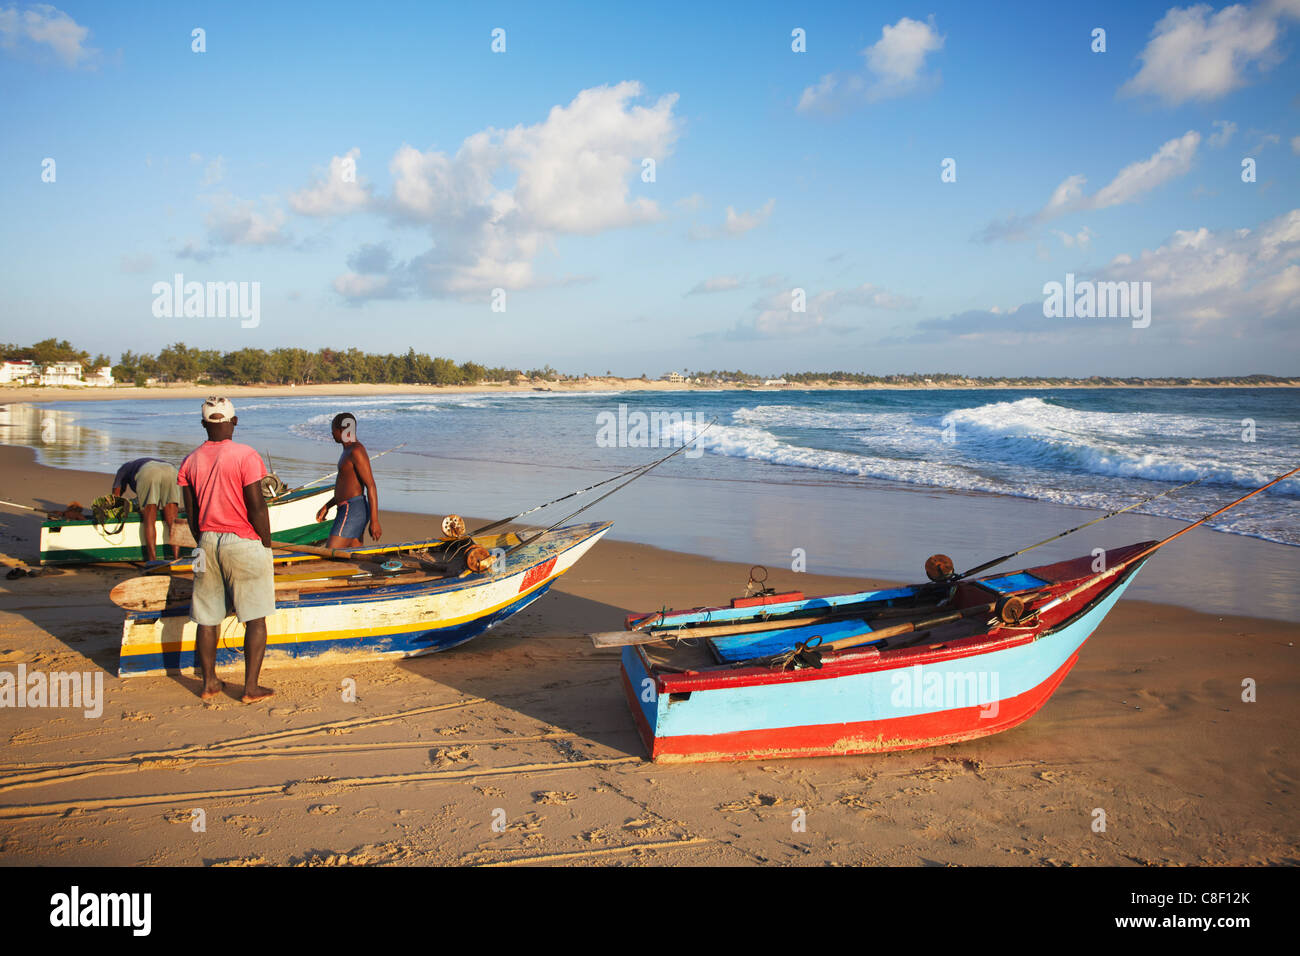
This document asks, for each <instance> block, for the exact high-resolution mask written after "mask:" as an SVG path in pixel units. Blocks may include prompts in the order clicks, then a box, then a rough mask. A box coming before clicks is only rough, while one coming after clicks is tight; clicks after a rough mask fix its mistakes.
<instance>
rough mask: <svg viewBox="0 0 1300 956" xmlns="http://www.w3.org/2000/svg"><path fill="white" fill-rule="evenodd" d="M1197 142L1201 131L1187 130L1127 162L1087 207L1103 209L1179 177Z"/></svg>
mask: <svg viewBox="0 0 1300 956" xmlns="http://www.w3.org/2000/svg"><path fill="white" fill-rule="evenodd" d="M1200 143H1201V134H1200V133H1198V132H1196V130H1189V131H1188V132H1186V133H1184V134H1183V135H1182V136H1181V137H1179V138H1178V139H1171V140H1170V141H1169V142H1167V143H1165V144H1164V145H1163V146H1161V147H1160V148H1159V149H1158V150H1156V151H1155V153H1153V154H1152V155H1151V156H1149V157H1148V158H1146V159H1142V160H1139V161H1138V162H1136V163H1130V164H1129V165H1127V166H1125V167H1124V168H1123V169H1121V170H1120V171H1119V174H1118V175H1117V176H1116V177H1115V178H1114V179H1112V180H1111V181H1110V182H1109V183H1108V184H1107V185H1105V186H1103V187H1102V188H1101V189H1099V190H1098V191H1097V194H1096V195H1095V196H1093V197H1092V200H1091V201H1090V202H1089V203H1088V206H1089V208H1091V209H1106V208H1108V207H1110V206H1118V205H1120V204H1121V203H1126V202H1132V201H1133V200H1134V199H1136V198H1137V197H1138V196H1140V195H1142V194H1143V193H1145V192H1150V191H1151V190H1152V189H1155V188H1156V187H1157V186H1159V185H1161V184H1162V183H1166V182H1168V181H1169V180H1171V179H1174V178H1175V177H1178V176H1182V175H1183V174H1184V173H1186V172H1187V171H1188V170H1189V169H1191V168H1192V159H1193V158H1194V157H1195V156H1196V148H1197V147H1198V146H1199V145H1200Z"/></svg>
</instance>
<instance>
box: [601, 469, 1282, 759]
mask: <svg viewBox="0 0 1300 956" xmlns="http://www.w3.org/2000/svg"><path fill="white" fill-rule="evenodd" d="M1296 471H1300V469H1296V470H1295V471H1292V472H1288V474H1287V475H1283V476H1282V477H1281V478H1278V479H1275V480H1274V481H1272V482H1270V483H1269V484H1268V485H1265V486H1263V488H1259V489H1256V490H1255V491H1252V492H1251V493H1250V494H1248V495H1246V496H1244V497H1242V498H1240V499H1238V500H1237V501H1235V502H1233V503H1232V504H1229V505H1227V506H1225V507H1223V508H1221V509H1219V510H1218V511H1216V512H1214V513H1213V514H1210V515H1207V516H1206V517H1204V518H1202V519H1200V520H1199V521H1197V522H1194V523H1193V524H1191V525H1188V526H1186V527H1184V528H1182V529H1180V530H1178V531H1176V532H1175V533H1174V534H1172V535H1170V536H1169V537H1167V538H1165V539H1163V540H1160V541H1144V542H1139V543H1136V544H1130V545H1128V546H1126V547H1121V548H1116V549H1111V550H1108V551H1105V552H1104V553H1101V554H1096V553H1094V554H1089V555H1086V556H1083V557H1078V558H1074V559H1072V560H1066V561H1059V562H1056V563H1053V564H1044V565H1039V566H1035V567H1028V568H1024V569H1022V570H1019V571H1015V572H1012V573H1010V574H1006V573H1001V574H991V575H985V576H983V577H976V576H974V575H975V574H977V573H978V572H981V571H985V570H987V569H988V568H989V567H991V566H994V565H997V564H1000V563H1002V562H1003V561H1006V560H1008V559H1009V558H1011V557H1014V556H1015V555H1018V554H1023V553H1024V552H1025V551H1028V550H1031V549H1033V548H1036V547H1039V546H1041V545H1043V544H1046V543H1047V542H1048V541H1054V540H1056V539H1057V538H1060V537H1063V536H1064V535H1065V534H1070V533H1072V532H1074V531H1077V530H1079V529H1080V528H1083V527H1087V526H1088V525H1091V524H1095V523H1097V522H1098V521H1102V520H1105V519H1106V518H1108V517H1111V516H1113V515H1115V514H1119V513H1121V512H1122V511H1127V510H1131V508H1134V507H1137V506H1138V504H1143V503H1145V502H1138V503H1137V504H1134V505H1131V506H1129V507H1128V508H1124V509H1120V510H1119V511H1115V512H1111V513H1110V514H1109V515H1104V516H1102V517H1101V518H1097V519H1094V520H1093V521H1089V522H1087V523H1086V524H1084V525H1080V526H1079V527H1078V528H1072V529H1070V530H1069V531H1066V532H1063V533H1061V534H1058V535H1054V536H1052V537H1051V538H1048V539H1046V540H1045V541H1040V542H1038V543H1037V544H1034V545H1030V546H1029V547H1028V548H1022V549H1021V550H1020V551H1017V552H1013V553H1012V554H1011V555H1003V556H1002V557H1000V558H995V559H994V560H992V561H988V562H985V563H984V564H982V565H980V566H979V567H977V568H973V569H971V571H967V572H965V573H963V574H954V573H953V567H952V562H951V560H950V559H948V558H946V557H945V556H943V555H935V556H934V557H932V558H931V559H930V560H929V561H927V562H926V574H927V577H928V579H929V580H928V581H927V582H926V583H925V584H919V585H910V586H905V587H899V588H891V589H886V590H875V591H861V592H856V593H848V594H836V595H828V596H823V597H814V598H806V597H804V596H803V595H802V594H801V593H799V592H790V593H787V594H773V593H767V592H768V589H766V588H764V589H761V590H760V593H759V594H758V595H757V596H754V595H750V596H747V597H746V598H740V599H736V600H733V601H732V602H731V604H730V605H729V606H725V607H724V606H719V607H700V608H691V609H689V610H684V611H668V610H664V611H659V612H654V613H650V614H633V615H629V617H628V618H627V620H626V621H625V622H624V627H625V629H624V631H621V632H620V631H615V632H607V633H604V634H595V635H592V638H593V641H594V643H595V644H596V645H597V646H598V647H610V646H619V645H622V653H621V672H622V684H623V692H624V695H625V696H626V698H627V702H628V705H629V707H630V709H631V711H632V716H633V720H634V721H635V723H636V726H637V729H638V731H639V732H640V735H641V738H642V740H643V742H644V744H645V747H646V750H647V752H648V754H649V756H650V759H651V760H653V761H656V762H667V763H671V762H690V761H710V760H713V761H717V760H750V759H763V758H774V757H811V756H831V755H848V754H869V753H881V752H885V751H893V750H911V749H916V748H921V747H934V746H941V745H944V744H953V743H959V742H962V741H967V740H973V739H976V738H979V737H984V736H988V735H989V734H995V733H999V732H1001V731H1004V730H1009V729H1010V728H1012V727H1015V726H1017V725H1018V724H1021V723H1023V722H1024V721H1026V720H1028V719H1029V718H1030V717H1031V716H1033V715H1034V714H1035V713H1036V712H1037V711H1038V710H1039V708H1041V707H1042V706H1043V705H1044V703H1045V702H1046V701H1047V700H1048V698H1049V697H1050V696H1051V695H1052V693H1053V692H1054V691H1055V690H1056V688H1057V687H1058V686H1060V684H1061V682H1062V681H1063V680H1064V679H1065V676H1066V675H1067V674H1068V673H1069V672H1070V668H1072V667H1073V666H1074V664H1075V662H1076V661H1077V660H1078V659H1079V652H1080V649H1081V648H1082V647H1083V644H1084V642H1085V641H1086V640H1087V639H1088V637H1089V636H1090V635H1091V634H1092V633H1093V632H1094V631H1095V630H1096V629H1097V627H1098V625H1099V624H1100V623H1101V622H1102V620H1103V619H1104V618H1105V617H1106V615H1107V613H1109V611H1110V610H1111V608H1113V607H1114V606H1115V603H1116V602H1117V601H1118V600H1119V599H1120V597H1121V596H1122V595H1123V594H1124V591H1125V590H1126V589H1127V588H1128V586H1129V585H1130V584H1131V583H1132V581H1133V578H1134V576H1135V575H1136V574H1137V573H1138V572H1139V571H1140V570H1141V568H1142V567H1143V565H1144V564H1145V563H1146V561H1147V560H1148V559H1149V558H1150V556H1151V555H1153V554H1154V553H1155V552H1156V551H1158V550H1159V549H1160V548H1162V547H1164V546H1165V545H1167V544H1169V543H1170V542H1171V541H1173V540H1174V539H1175V538H1177V537H1179V536H1180V535H1182V534H1185V533H1186V532H1188V531H1190V530H1191V529H1192V528H1194V527H1197V526H1198V525H1200V524H1203V523H1204V522H1206V521H1208V520H1209V519H1210V518H1212V517H1214V516H1215V515H1218V514H1222V513H1223V512H1224V511H1227V510H1228V509H1229V508H1232V507H1235V506H1236V505H1238V504H1240V503H1241V502H1242V501H1245V500H1246V499H1247V498H1250V497H1252V496H1253V495H1255V494H1258V493H1259V492H1260V491H1263V490H1264V488H1268V487H1271V486H1272V485H1274V484H1277V482H1279V481H1282V480H1283V479H1284V478H1287V477H1289V476H1290V475H1293V474H1295V473H1296ZM1180 487H1185V486H1180ZM1172 490H1176V489H1171V491H1172ZM1167 493H1168V492H1163V493H1162V494H1167ZM1147 500H1151V499H1147ZM751 583H752V582H751Z"/></svg>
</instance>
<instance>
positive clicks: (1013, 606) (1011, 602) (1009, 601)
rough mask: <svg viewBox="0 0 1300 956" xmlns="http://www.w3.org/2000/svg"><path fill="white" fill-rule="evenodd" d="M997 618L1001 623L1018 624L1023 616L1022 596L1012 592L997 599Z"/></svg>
mask: <svg viewBox="0 0 1300 956" xmlns="http://www.w3.org/2000/svg"><path fill="white" fill-rule="evenodd" d="M995 610H996V613H997V616H998V620H999V621H1001V622H1002V623H1003V624H1019V623H1020V622H1021V621H1022V620H1024V617H1025V611H1026V610H1027V608H1026V607H1025V601H1024V599H1023V598H1020V597H1017V596H1016V595H1014V594H1008V595H1007V596H1006V597H1004V598H1001V599H999V600H998V603H997V608H996V609H995Z"/></svg>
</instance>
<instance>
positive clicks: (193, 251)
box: [175, 239, 216, 262]
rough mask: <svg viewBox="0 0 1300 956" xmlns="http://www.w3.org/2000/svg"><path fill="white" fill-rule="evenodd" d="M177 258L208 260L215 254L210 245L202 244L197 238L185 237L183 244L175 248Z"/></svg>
mask: <svg viewBox="0 0 1300 956" xmlns="http://www.w3.org/2000/svg"><path fill="white" fill-rule="evenodd" d="M175 255H176V258H177V259H193V260H194V261H195V262H210V261H212V259H213V258H214V257H215V256H216V252H214V251H213V250H212V249H211V248H210V247H208V246H204V245H203V244H201V243H200V242H199V241H198V240H197V239H186V240H185V244H184V245H183V246H181V247H180V248H179V249H177V250H176V253H175Z"/></svg>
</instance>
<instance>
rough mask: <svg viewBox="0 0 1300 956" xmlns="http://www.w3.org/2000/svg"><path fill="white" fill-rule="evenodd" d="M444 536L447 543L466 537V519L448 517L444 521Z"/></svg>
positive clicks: (453, 516)
mask: <svg viewBox="0 0 1300 956" xmlns="http://www.w3.org/2000/svg"><path fill="white" fill-rule="evenodd" d="M442 536H443V538H444V540H447V541H455V540H456V539H457V538H463V537H465V519H464V518H462V517H461V516H460V515H447V517H445V518H443V519H442Z"/></svg>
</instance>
